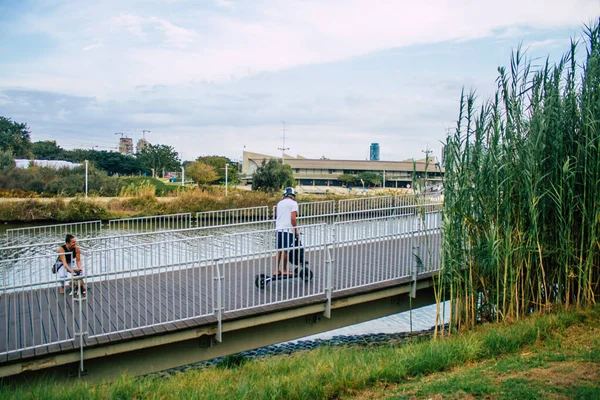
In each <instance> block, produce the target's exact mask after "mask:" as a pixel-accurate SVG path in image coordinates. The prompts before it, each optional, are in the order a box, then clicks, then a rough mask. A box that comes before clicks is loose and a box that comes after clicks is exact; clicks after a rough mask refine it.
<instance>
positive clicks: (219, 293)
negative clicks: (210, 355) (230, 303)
mask: <svg viewBox="0 0 600 400" xmlns="http://www.w3.org/2000/svg"><path fill="white" fill-rule="evenodd" d="M222 260H223V259H222V258H219V259H218V260H216V262H215V269H214V271H216V273H217V274H216V276H214V275H213V280H214V281H215V282H216V284H217V298H216V302H217V304H216V305H215V309H214V313H215V316H216V317H217V334H216V340H217V342H219V343H221V342H222V341H223V278H224V277H223V276H222V275H221V270H220V268H219V262H221V261H222Z"/></svg>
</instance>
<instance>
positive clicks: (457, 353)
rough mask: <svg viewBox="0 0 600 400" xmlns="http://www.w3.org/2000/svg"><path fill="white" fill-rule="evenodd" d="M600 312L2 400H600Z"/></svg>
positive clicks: (35, 391)
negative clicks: (204, 399) (203, 399)
mask: <svg viewBox="0 0 600 400" xmlns="http://www.w3.org/2000/svg"><path fill="white" fill-rule="evenodd" d="M599 333H600V307H596V308H595V309H591V310H585V311H579V312H572V313H557V314H553V315H548V316H543V317H537V318H531V319H529V320H526V321H521V322H518V323H515V324H512V325H488V326H483V327H478V328H477V329H476V330H475V331H474V332H465V333H463V334H461V335H458V336H455V337H451V338H447V339H443V340H438V341H436V342H430V341H426V342H421V343H405V344H400V345H397V344H394V345H384V346H379V347H372V348H360V347H345V348H339V347H336V348H319V349H317V350H314V351H310V352H302V353H296V354H294V355H292V356H281V357H273V358H268V359H262V360H250V361H247V362H245V363H241V365H238V366H236V367H232V368H218V367H212V368H208V369H201V370H191V371H188V372H185V373H178V374H176V375H172V376H169V377H166V378H164V377H159V376H150V377H145V378H139V379H133V378H128V377H123V378H121V379H120V380H118V381H117V382H112V383H107V384H105V385H99V386H92V385H90V384H87V383H84V382H77V381H75V380H74V381H73V382H70V383H69V384H68V385H63V384H58V383H53V382H51V381H39V382H35V383H32V384H31V385H28V386H27V387H19V388H11V387H8V386H3V387H0V398H31V399H34V398H35V399H59V398H60V399H63V398H73V399H80V398H85V399H87V398H90V399H96V398H97V399H113V398H123V399H125V398H127V399H129V398H151V399H171V398H181V399H184V398H185V399H187V398H207V399H223V398H228V399H229V398H234V399H265V398H272V399H323V398H328V399H332V398H347V399H350V398H362V399H379V398H392V399H413V398H417V399H421V398H427V399H428V398H433V399H448V398H449V399H464V398H486V399H514V398H519V399H520V400H525V399H534V398H535V399H537V398H555V399H562V398H564V399H571V398H581V399H588V398H589V399H592V398H596V399H597V398H600V389H599V388H598V383H597V382H598V381H599V378H600V373H599V371H600V367H599V366H600V364H599V363H598V360H600V335H599Z"/></svg>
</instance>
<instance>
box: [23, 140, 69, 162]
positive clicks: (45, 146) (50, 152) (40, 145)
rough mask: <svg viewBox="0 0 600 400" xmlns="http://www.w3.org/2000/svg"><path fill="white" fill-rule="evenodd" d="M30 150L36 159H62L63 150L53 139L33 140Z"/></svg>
mask: <svg viewBox="0 0 600 400" xmlns="http://www.w3.org/2000/svg"><path fill="white" fill-rule="evenodd" d="M31 151H32V153H33V156H34V157H35V158H36V159H38V160H62V159H63V158H64V154H65V150H64V149H63V148H62V147H60V146H58V145H57V144H56V141H55V140H45V141H41V142H33V143H32V144H31Z"/></svg>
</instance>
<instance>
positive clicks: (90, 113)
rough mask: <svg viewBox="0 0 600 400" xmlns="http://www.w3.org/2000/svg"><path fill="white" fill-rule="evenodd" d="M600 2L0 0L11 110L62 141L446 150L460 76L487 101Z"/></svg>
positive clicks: (185, 155) (1, 88)
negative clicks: (501, 71) (504, 72)
mask: <svg viewBox="0 0 600 400" xmlns="http://www.w3.org/2000/svg"><path fill="white" fill-rule="evenodd" d="M599 16H600V0H518V1H517V0H503V1H502V2H497V1H494V2H492V1H488V0H452V1H449V0H423V1H414V2H409V1H400V0H252V1H251V0H102V1H96V2H90V1H88V0H71V1H55V0H0V54H1V55H2V56H1V57H0V116H4V117H7V118H10V119H12V120H13V121H16V122H20V123H26V124H27V125H28V127H29V129H30V131H31V139H32V141H40V140H56V142H57V144H58V145H59V146H61V147H63V148H65V149H73V148H84V149H96V150H116V147H117V146H118V141H119V138H121V137H122V136H126V137H130V138H132V139H133V140H134V142H137V140H139V139H140V138H142V136H145V138H146V139H147V140H148V141H149V142H151V143H153V144H166V145H169V146H172V147H174V148H175V150H176V151H177V152H178V153H179V155H180V157H181V159H182V160H193V159H196V158H197V157H199V156H203V155H221V156H226V157H229V158H231V159H232V160H239V159H240V158H241V157H242V153H243V151H244V150H246V151H252V152H257V153H264V154H269V155H274V156H275V155H280V154H281V149H282V148H285V149H286V154H289V155H291V156H297V155H301V156H303V157H307V158H320V157H327V158H331V159H344V160H364V159H367V158H368V156H369V146H370V144H371V143H374V142H376V143H379V146H380V152H381V159H382V160H404V159H409V158H417V159H418V158H422V157H424V152H425V151H426V150H431V151H432V152H433V155H434V156H436V157H438V158H439V157H440V156H441V154H440V153H441V148H442V143H443V141H444V140H445V137H446V134H447V132H448V130H449V129H452V128H453V127H454V126H455V125H456V119H457V117H458V111H459V99H460V94H461V90H463V89H464V90H465V91H475V92H476V93H477V96H478V99H479V100H480V101H482V102H483V101H485V100H486V99H488V98H490V96H492V95H493V94H494V92H495V89H496V78H497V76H498V72H497V69H498V67H499V66H506V65H508V64H509V63H510V56H511V52H513V51H514V50H515V49H516V48H517V47H518V46H519V45H521V46H522V48H523V49H526V54H527V56H528V57H529V58H530V59H531V60H532V63H533V65H534V67H535V66H537V65H541V64H543V63H544V62H545V60H546V58H549V59H550V60H551V61H557V60H558V59H559V58H560V57H561V56H562V55H563V54H564V53H565V52H566V51H567V50H568V49H569V44H570V41H571V39H575V40H578V39H581V38H582V34H583V30H584V26H585V25H586V24H587V25H589V24H592V23H594V21H596V20H597V19H598V17H599ZM579 51H580V52H581V53H584V52H585V48H584V47H581V48H580V50H579ZM143 130H147V131H149V132H147V133H143V132H142V131H143ZM284 137H285V141H284Z"/></svg>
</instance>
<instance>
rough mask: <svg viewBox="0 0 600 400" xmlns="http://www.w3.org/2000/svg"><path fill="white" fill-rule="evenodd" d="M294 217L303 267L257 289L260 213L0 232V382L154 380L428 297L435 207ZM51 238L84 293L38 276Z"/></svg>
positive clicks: (434, 258) (263, 271)
mask: <svg viewBox="0 0 600 400" xmlns="http://www.w3.org/2000/svg"><path fill="white" fill-rule="evenodd" d="M340 203H341V204H340ZM299 214H300V225H301V227H300V230H301V233H302V234H301V238H302V242H303V247H304V249H305V262H306V265H305V266H304V268H308V269H309V270H310V272H308V271H305V272H304V273H303V274H302V277H297V278H290V279H283V280H274V281H272V282H269V283H267V284H266V285H264V286H263V285H259V284H257V277H259V276H261V275H263V276H270V275H272V273H273V271H275V270H276V269H277V268H276V265H275V264H276V262H275V260H276V253H277V250H276V243H275V235H276V234H275V231H274V230H273V229H272V225H273V223H272V218H273V216H272V214H271V213H270V210H268V209H267V211H265V209H264V208H260V207H258V208H252V209H238V210H225V211H221V212H220V214H219V213H217V212H211V213H199V214H198V215H196V226H195V227H192V226H191V224H192V218H191V216H190V217H189V218H188V217H187V216H183V217H182V215H181V214H177V215H176V216H160V217H151V218H149V219H146V220H144V219H130V220H119V221H110V222H109V224H108V226H109V229H103V228H102V224H101V223H100V224H98V223H96V222H91V223H90V222H88V223H81V224H68V225H67V224H65V225H55V226H51V227H45V228H44V230H43V234H42V237H44V238H46V239H45V240H47V241H46V242H45V243H43V241H42V242H40V236H36V235H38V234H40V232H41V230H42V228H41V227H40V228H39V229H38V231H34V229H36V228H24V229H22V230H12V231H9V232H7V242H6V244H7V246H5V247H3V248H0V256H1V257H2V259H1V260H0V265H1V267H2V269H1V273H2V276H1V277H2V282H3V284H2V288H1V290H0V376H11V375H19V374H21V375H26V374H27V373H32V372H36V371H48V370H50V371H53V372H56V371H61V373H62V372H63V371H64V374H62V375H61V376H67V374H70V375H71V376H73V375H74V376H77V375H82V376H86V377H90V378H92V379H106V378H111V377H116V376H119V375H120V374H122V373H123V372H125V371H128V373H129V374H132V375H136V374H144V373H150V372H156V371H160V370H163V369H166V368H172V367H175V366H180V365H185V364H189V363H193V362H198V361H202V360H206V359H210V358H214V357H218V356H223V355H227V354H233V353H236V352H240V351H244V350H249V349H253V348H257V347H261V346H266V345H269V344H273V343H277V342H281V341H286V340H291V339H296V338H300V337H303V336H307V335H310V334H314V333H319V332H323V331H327V330H331V329H335V328H338V327H342V326H346V325H351V324H355V323H358V322H363V321H366V320H369V319H374V318H378V317H381V316H385V315H391V314H395V313H398V312H402V311H405V310H407V309H409V308H417V307H419V306H421V305H425V304H431V303H432V302H433V301H434V296H433V291H432V285H433V277H434V276H435V275H436V273H437V271H438V270H439V268H440V254H439V253H440V251H439V248H440V227H441V202H440V201H439V199H436V198H431V197H420V196H402V197H397V198H392V197H391V196H383V197H380V198H364V199H356V200H352V202H351V203H343V202H342V201H340V202H338V203H332V202H315V203H301V205H300V211H299ZM157 221H158V222H157ZM181 221H184V222H181ZM65 232H74V233H76V234H77V235H78V240H79V244H80V247H81V249H82V264H83V267H84V270H85V273H86V276H85V280H86V283H87V285H88V291H87V294H86V295H85V296H77V294H75V295H74V296H69V295H62V294H59V287H60V285H61V281H60V280H59V278H58V277H57V275H55V274H52V272H51V266H52V264H53V263H54V261H55V259H56V250H57V249H58V246H59V245H60V244H61V241H59V240H54V241H50V240H49V239H50V238H51V237H52V235H55V236H57V237H56V238H55V239H58V236H62V235H64V233H65ZM44 235H45V236H44ZM32 238H33V239H32ZM27 240H29V241H32V240H33V242H31V243H29V244H27ZM63 241H64V239H63ZM17 242H18V243H20V244H15V243H17ZM297 268H300V269H301V268H302V266H299V267H297ZM72 279H75V278H72ZM71 283H72V284H75V283H76V281H73V282H71Z"/></svg>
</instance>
